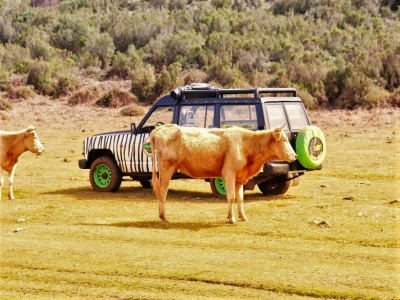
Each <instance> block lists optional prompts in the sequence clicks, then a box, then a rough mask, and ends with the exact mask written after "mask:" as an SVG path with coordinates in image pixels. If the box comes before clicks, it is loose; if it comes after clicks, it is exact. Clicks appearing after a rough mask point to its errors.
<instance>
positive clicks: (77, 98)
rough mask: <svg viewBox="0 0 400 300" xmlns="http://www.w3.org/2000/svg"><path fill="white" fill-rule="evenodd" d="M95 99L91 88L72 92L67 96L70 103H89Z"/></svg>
mask: <svg viewBox="0 0 400 300" xmlns="http://www.w3.org/2000/svg"><path fill="white" fill-rule="evenodd" d="M94 99H95V95H94V94H93V92H92V91H91V90H88V89H85V90H80V91H77V92H75V93H73V94H72V95H71V96H70V97H69V98H68V103H69V104H72V105H78V104H86V103H91V102H93V101H94Z"/></svg>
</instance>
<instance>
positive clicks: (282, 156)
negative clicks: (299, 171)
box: [272, 125, 297, 162]
mask: <svg viewBox="0 0 400 300" xmlns="http://www.w3.org/2000/svg"><path fill="white" fill-rule="evenodd" d="M284 127H285V125H283V126H280V127H276V128H275V129H273V132H272V137H273V146H272V148H273V151H274V154H275V156H276V158H275V159H276V160H283V161H289V162H292V161H295V160H296V159H297V154H296V152H294V150H293V148H292V145H290V143H289V139H288V137H287V136H286V134H285V132H284V131H283V128H284Z"/></svg>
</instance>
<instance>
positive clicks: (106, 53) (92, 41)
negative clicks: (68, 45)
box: [86, 32, 115, 70]
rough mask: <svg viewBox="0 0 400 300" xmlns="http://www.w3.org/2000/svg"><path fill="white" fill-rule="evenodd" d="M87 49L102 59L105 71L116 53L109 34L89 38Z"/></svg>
mask: <svg viewBox="0 0 400 300" xmlns="http://www.w3.org/2000/svg"><path fill="white" fill-rule="evenodd" d="M86 49H87V50H88V51H90V52H91V53H92V54H93V55H95V56H96V57H98V58H99V59H100V61H101V68H102V69H103V70H104V69H105V68H106V67H107V64H108V62H109V60H110V59H111V58H112V57H113V55H114V52H115V46H114V42H113V39H112V38H111V36H110V35H109V34H108V33H107V32H103V33H100V34H99V35H95V36H93V37H91V38H89V40H88V41H87V43H86Z"/></svg>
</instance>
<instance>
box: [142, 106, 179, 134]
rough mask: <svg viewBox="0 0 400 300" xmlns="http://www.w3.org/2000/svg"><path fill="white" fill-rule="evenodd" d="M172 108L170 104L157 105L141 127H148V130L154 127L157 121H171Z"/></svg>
mask: <svg viewBox="0 0 400 300" xmlns="http://www.w3.org/2000/svg"><path fill="white" fill-rule="evenodd" d="M172 117H173V110H172V106H160V107H157V108H156V109H155V110H154V111H153V112H152V114H151V115H150V116H149V117H148V119H147V120H146V122H145V123H144V124H143V127H142V128H143V129H145V128H149V129H150V130H151V129H152V127H154V126H155V125H156V124H157V123H158V122H161V123H164V124H170V123H172Z"/></svg>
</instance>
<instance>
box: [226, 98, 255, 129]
mask: <svg viewBox="0 0 400 300" xmlns="http://www.w3.org/2000/svg"><path fill="white" fill-rule="evenodd" d="M220 122H221V127H222V128H228V127H232V126H239V127H242V128H246V129H251V130H256V129H257V127H258V125H257V124H258V123H257V114H256V107H255V105H253V104H252V105H221V111H220Z"/></svg>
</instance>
